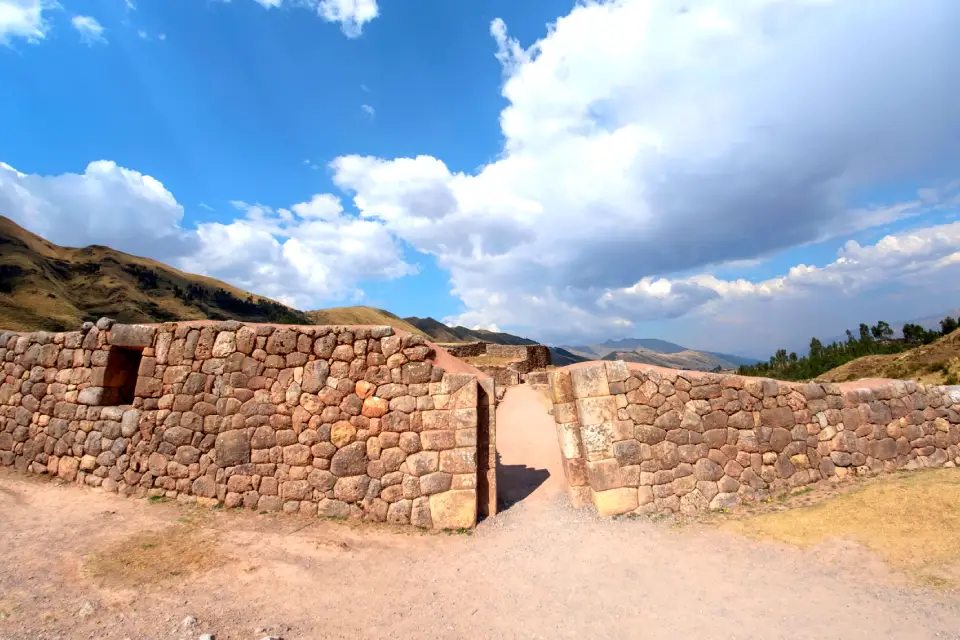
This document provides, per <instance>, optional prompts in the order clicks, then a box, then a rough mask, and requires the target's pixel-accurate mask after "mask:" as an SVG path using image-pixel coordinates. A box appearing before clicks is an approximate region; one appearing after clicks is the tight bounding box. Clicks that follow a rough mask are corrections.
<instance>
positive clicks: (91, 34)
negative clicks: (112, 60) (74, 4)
mask: <svg viewBox="0 0 960 640" xmlns="http://www.w3.org/2000/svg"><path fill="white" fill-rule="evenodd" d="M70 23H71V24H72V25H73V28H74V29H76V30H77V33H79V34H80V40H81V41H83V42H84V43H85V44H87V45H91V46H92V45H94V44H97V43H99V44H106V43H107V39H106V38H105V37H104V35H103V32H104V28H103V26H102V25H101V24H100V23H99V22H97V19H96V18H92V17H90V16H73V18H72V19H71V20H70Z"/></svg>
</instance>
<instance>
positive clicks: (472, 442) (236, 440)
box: [0, 318, 496, 529]
mask: <svg viewBox="0 0 960 640" xmlns="http://www.w3.org/2000/svg"><path fill="white" fill-rule="evenodd" d="M444 355H446V354H444ZM435 358H436V354H435V352H434V349H433V347H432V346H431V345H429V344H428V343H426V342H425V341H424V339H423V338H422V337H421V336H416V335H400V334H399V333H397V332H395V330H394V329H393V328H391V327H313V326H309V327H308V326H303V327H292V326H276V327H275V326H264V325H244V324H240V323H238V322H234V321H228V322H206V323H195V322H189V323H179V324H177V323H170V324H162V325H121V324H115V323H113V322H112V321H111V320H109V319H106V318H104V319H101V320H100V321H99V322H98V323H97V324H96V325H93V324H91V323H87V324H85V325H84V327H83V329H82V330H81V331H74V332H70V333H46V332H37V333H29V334H21V333H11V332H0V366H2V372H0V464H2V465H6V466H10V465H12V466H14V467H16V468H17V469H18V470H20V471H22V472H30V473H45V474H53V475H57V476H60V477H61V478H64V479H65V480H69V481H75V482H77V483H80V484H86V485H92V486H97V487H102V488H103V489H105V490H108V491H116V492H119V493H121V494H124V495H137V496H165V497H168V498H176V499H178V500H182V501H188V502H194V501H195V502H200V503H203V504H210V505H214V504H222V505H224V506H226V507H247V508H254V509H259V510H265V511H280V510H282V511H285V512H301V513H304V512H305V513H308V514H319V515H321V516H332V517H354V518H363V519H366V520H372V521H377V522H392V523H400V524H411V525H414V526H418V527H424V528H438V529H439V528H460V527H471V526H473V525H474V524H475V523H476V520H477V516H478V513H479V514H480V515H486V514H490V513H494V511H495V509H496V498H495V496H496V459H495V455H494V453H493V452H494V451H495V446H496V445H495V433H494V428H493V413H494V412H493V411H492V402H493V397H494V388H493V384H492V380H489V379H486V378H484V377H482V376H480V377H479V380H478V376H477V375H476V374H474V373H452V372H449V371H445V370H444V369H443V368H441V367H439V366H437V364H436V361H435ZM453 362H454V363H456V361H453ZM456 364H459V363H456ZM478 495H479V498H478Z"/></svg>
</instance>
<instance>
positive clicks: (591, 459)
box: [550, 361, 960, 515]
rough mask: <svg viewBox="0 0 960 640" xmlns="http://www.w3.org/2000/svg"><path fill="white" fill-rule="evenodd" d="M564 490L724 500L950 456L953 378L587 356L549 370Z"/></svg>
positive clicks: (627, 506)
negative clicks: (947, 382) (797, 379)
mask: <svg viewBox="0 0 960 640" xmlns="http://www.w3.org/2000/svg"><path fill="white" fill-rule="evenodd" d="M550 392H551V396H552V400H553V415H554V419H555V421H556V423H557V436H558V439H559V442H560V449H561V452H562V457H563V462H564V470H565V473H566V479H567V484H568V488H569V493H570V498H571V501H572V502H573V503H574V504H575V505H577V506H581V505H584V504H587V503H593V504H594V505H595V506H596V508H597V509H598V511H599V512H600V513H601V514H604V515H615V514H622V513H628V512H637V513H650V512H657V511H672V512H680V513H683V514H692V513H696V512H698V511H703V510H707V509H724V508H729V507H732V506H735V505H737V504H740V503H741V502H742V501H746V500H757V499H762V498H765V497H768V496H769V495H771V494H772V493H773V492H777V491H780V490H784V489H788V488H792V487H800V486H803V485H806V484H810V483H814V482H817V481H820V480H826V479H831V478H833V479H842V478H845V477H847V476H850V475H862V474H872V473H878V472H892V471H896V470H898V469H907V470H910V469H921V468H927V467H941V466H947V467H952V466H955V465H956V464H960V451H958V447H957V445H958V443H960V387H940V386H929V385H923V384H917V383H915V382H912V381H890V382H888V383H884V384H882V385H880V386H874V387H872V388H849V387H846V385H844V386H840V385H836V384H816V383H807V384H791V383H785V382H778V381H776V380H769V379H761V378H746V377H741V376H733V375H718V374H700V373H694V372H686V371H669V370H655V369H651V368H643V367H642V366H637V367H632V366H631V367H628V365H627V364H626V363H624V362H621V361H617V362H606V363H603V362H595V363H589V364H585V365H574V366H572V367H568V368H566V369H559V370H556V371H553V372H551V374H550Z"/></svg>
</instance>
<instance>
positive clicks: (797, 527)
mask: <svg viewBox="0 0 960 640" xmlns="http://www.w3.org/2000/svg"><path fill="white" fill-rule="evenodd" d="M723 526H724V527H727V528H730V529H733V530H734V531H737V532H739V533H742V534H745V535H747V536H750V537H755V538H773V539H776V540H780V541H782V542H786V543H789V544H793V545H796V546H799V547H810V546H813V545H816V544H819V543H821V542H824V541H826V540H829V539H831V538H846V539H851V540H854V541H856V542H859V543H860V544H862V545H864V546H866V547H867V548H869V549H871V550H872V551H874V552H875V553H876V554H877V555H879V556H880V557H881V558H882V559H883V560H884V561H886V562H887V563H888V564H889V565H890V566H892V567H894V568H896V569H898V570H900V571H902V572H904V573H905V574H906V575H907V576H908V577H909V578H911V579H913V580H915V581H917V582H921V583H924V584H927V585H930V586H940V587H946V586H956V585H955V584H954V582H955V580H954V579H955V577H956V576H957V575H958V573H957V572H958V570H960V470H958V469H939V470H934V471H925V472H913V473H903V474H898V475H896V476H890V477H885V478H877V479H876V480H874V481H871V482H869V483H868V484H866V485H865V486H863V487H861V488H859V489H856V490H853V491H850V492H848V493H844V494H841V495H839V496H836V497H834V498H830V499H829V500H826V501H824V502H821V503H819V504H814V505H812V506H806V507H799V508H794V509H787V510H784V511H778V512H774V513H764V514H760V515H755V516H748V517H745V518H742V519H737V520H731V521H728V522H725V523H724V525H723Z"/></svg>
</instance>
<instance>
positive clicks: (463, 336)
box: [404, 316, 539, 345]
mask: <svg viewBox="0 0 960 640" xmlns="http://www.w3.org/2000/svg"><path fill="white" fill-rule="evenodd" d="M404 320H405V321H407V322H409V323H410V324H412V325H414V326H415V327H417V328H418V329H420V330H421V331H423V332H424V333H425V334H426V335H428V336H430V339H431V340H433V341H434V342H478V341H480V342H491V343H493V344H510V345H524V344H539V343H537V342H536V341H535V340H529V339H527V338H521V337H520V336H515V335H513V334H510V333H500V332H497V331H487V330H485V329H467V328H466V327H460V326H457V327H449V326H447V325H445V324H443V323H442V322H439V321H437V320H434V319H433V318H417V317H416V316H411V317H409V318H404Z"/></svg>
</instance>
